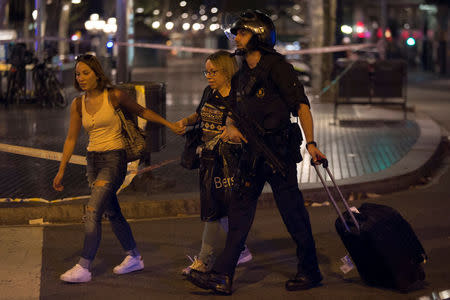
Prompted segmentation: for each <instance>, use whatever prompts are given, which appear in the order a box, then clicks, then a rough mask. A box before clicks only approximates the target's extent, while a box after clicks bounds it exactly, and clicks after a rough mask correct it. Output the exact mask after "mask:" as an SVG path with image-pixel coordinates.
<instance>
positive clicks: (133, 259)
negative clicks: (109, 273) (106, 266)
mask: <svg viewBox="0 0 450 300" xmlns="http://www.w3.org/2000/svg"><path fill="white" fill-rule="evenodd" d="M143 268H144V260H143V259H142V257H141V256H131V255H127V257H125V259H124V260H123V261H122V263H121V264H120V265H118V266H115V267H114V269H113V272H114V274H127V273H130V272H134V271H139V270H142V269H143Z"/></svg>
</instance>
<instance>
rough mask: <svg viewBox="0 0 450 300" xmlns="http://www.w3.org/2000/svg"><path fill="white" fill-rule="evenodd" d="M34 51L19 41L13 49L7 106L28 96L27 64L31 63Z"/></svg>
mask: <svg viewBox="0 0 450 300" xmlns="http://www.w3.org/2000/svg"><path fill="white" fill-rule="evenodd" d="M31 59H32V53H31V52H30V51H28V50H27V49H26V46H25V44H22V43H19V44H16V45H14V47H13V48H12V49H11V56H10V58H9V63H10V64H11V68H10V69H9V71H8V79H7V87H6V97H5V104H6V106H8V105H10V104H17V103H19V102H20V100H21V99H24V98H25V96H26V88H25V78H26V71H25V66H26V65H27V64H29V63H31Z"/></svg>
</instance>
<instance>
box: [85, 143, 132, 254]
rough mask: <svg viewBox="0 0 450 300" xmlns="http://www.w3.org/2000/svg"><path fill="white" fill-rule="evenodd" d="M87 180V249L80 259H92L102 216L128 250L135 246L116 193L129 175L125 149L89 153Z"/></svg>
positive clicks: (97, 241)
mask: <svg viewBox="0 0 450 300" xmlns="http://www.w3.org/2000/svg"><path fill="white" fill-rule="evenodd" d="M86 159H87V174H86V175H87V178H88V182H89V186H90V187H91V198H90V199H89V202H88V204H87V207H86V214H85V215H84V217H83V221H84V224H85V237H84V247H83V252H82V253H81V257H83V258H85V259H88V260H93V259H94V257H95V254H96V253H97V250H98V246H99V244H100V240H101V236H102V223H101V221H102V216H103V214H105V215H106V217H107V218H108V219H109V221H110V223H111V226H112V229H113V232H114V234H115V235H116V237H117V239H118V240H119V241H120V244H121V245H122V247H123V248H124V250H125V251H128V250H132V249H134V248H135V247H136V242H135V241H134V238H133V234H132V233H131V229H130V225H129V224H128V222H127V221H126V220H125V218H124V217H123V215H122V212H121V210H120V206H119V202H118V200H117V196H116V192H117V190H118V189H119V187H120V186H121V185H122V183H123V180H124V179H125V175H126V173H127V163H126V158H125V150H114V151H105V152H88V153H87V155H86Z"/></svg>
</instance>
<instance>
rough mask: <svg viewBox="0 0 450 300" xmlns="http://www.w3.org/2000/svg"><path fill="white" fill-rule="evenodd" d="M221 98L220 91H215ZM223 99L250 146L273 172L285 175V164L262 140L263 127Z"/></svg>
mask: <svg viewBox="0 0 450 300" xmlns="http://www.w3.org/2000/svg"><path fill="white" fill-rule="evenodd" d="M217 94H218V95H219V97H221V98H222V96H221V95H220V93H217ZM222 100H223V104H224V105H225V107H226V108H227V109H228V111H229V112H230V113H231V114H232V115H233V117H232V118H233V120H234V121H235V122H236V125H237V126H236V127H237V128H238V129H239V131H240V132H241V133H242V134H243V135H244V136H245V138H246V139H247V140H248V142H249V144H250V145H251V146H252V148H254V149H257V150H258V151H259V152H260V153H261V154H262V156H263V157H264V158H265V159H266V162H267V164H268V165H269V166H270V167H271V168H272V170H273V171H274V173H275V172H279V173H280V174H281V175H282V176H283V177H286V168H287V167H286V164H285V163H284V162H282V161H281V160H280V159H278V157H277V156H276V155H275V154H274V153H273V152H272V150H271V149H270V148H269V147H268V146H267V145H266V143H265V142H264V139H263V137H264V135H265V131H264V129H263V128H262V127H261V126H260V125H259V124H258V123H257V122H256V121H254V120H253V118H251V117H250V116H248V115H242V114H240V113H239V112H238V111H237V110H236V109H235V108H234V106H233V105H231V104H230V103H228V101H226V100H224V99H223V98H222Z"/></svg>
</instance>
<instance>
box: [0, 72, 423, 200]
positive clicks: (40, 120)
mask: <svg viewBox="0 0 450 300" xmlns="http://www.w3.org/2000/svg"><path fill="white" fill-rule="evenodd" d="M200 70H201V66H199V67H198V68H197V67H195V68H193V67H192V65H186V66H177V67H176V68H168V69H162V68H161V69H156V68H154V69H137V70H135V71H134V73H133V79H134V80H137V81H142V80H147V81H162V82H166V83H167V118H168V119H169V120H173V121H174V120H178V119H179V118H182V117H184V116H187V115H189V114H191V113H192V112H193V111H194V110H195V107H196V105H197V104H198V102H199V99H200V96H201V93H202V90H203V88H204V85H205V81H204V78H203V77H202V75H201V73H200ZM72 94H73V92H72ZM310 99H313V97H311V98H310ZM332 110H333V106H332V104H330V103H320V102H318V101H317V100H315V99H313V100H312V112H313V116H314V121H315V132H316V140H317V142H318V144H319V148H320V149H321V150H322V151H323V152H324V153H325V154H326V155H327V156H328V158H329V160H330V167H331V170H332V172H333V173H334V175H335V178H336V179H338V180H344V179H346V180H352V179H357V178H361V177H364V176H365V177H367V176H368V175H369V176H370V175H371V174H377V173H380V171H383V170H390V169H393V168H392V166H395V164H396V162H398V161H400V160H401V159H402V158H404V157H405V155H407V154H408V152H409V151H410V150H411V148H412V147H413V146H414V145H415V143H416V142H417V140H418V138H419V137H420V131H421V129H420V124H419V123H418V122H416V116H415V114H414V113H409V115H408V120H403V116H402V112H401V111H397V110H387V109H384V108H379V107H371V106H365V105H359V106H345V107H342V108H340V109H339V118H340V119H341V122H340V123H339V124H333V115H332V113H333V111H332ZM68 115H69V108H66V109H64V110H49V109H36V108H24V107H21V108H12V109H9V110H5V109H3V108H0V143H3V144H11V145H19V146H24V147H32V148H36V149H45V150H52V151H61V149H62V145H63V142H64V138H65V134H66V131H67V128H68V122H69V120H68ZM85 146H86V135H85V134H84V133H83V134H82V135H81V136H80V142H79V143H78V145H77V147H76V149H75V152H74V153H75V154H78V155H83V153H84V152H85V150H84V149H85ZM182 147H183V139H182V138H180V137H178V136H176V135H174V134H172V133H171V132H167V146H166V147H165V148H164V149H163V150H162V151H161V152H159V153H153V154H152V164H158V163H159V162H162V161H165V160H167V159H174V158H177V157H178V156H179V154H180V151H181V149H182ZM302 149H303V150H302V151H303V153H305V148H304V147H302ZM304 157H305V158H306V159H305V162H307V161H308V159H307V155H304ZM57 168H58V162H56V161H49V160H45V159H40V158H32V157H27V156H23V155H17V154H11V153H5V152H0V198H33V197H37V198H44V199H47V200H54V199H60V198H66V197H74V196H80V195H88V194H89V191H88V188H87V183H86V178H85V174H84V173H85V170H84V167H83V166H80V165H70V166H69V169H68V170H67V172H66V177H65V180H64V184H65V190H64V192H62V193H57V192H55V191H53V190H52V188H51V182H52V179H53V176H54V175H55V174H56V171H57ZM298 173H299V183H300V184H301V186H302V187H303V188H307V187H308V185H309V184H313V185H314V184H317V181H318V179H317V176H316V175H315V173H314V170H312V168H311V167H310V166H309V164H308V163H300V164H299V165H298ZM152 175H153V178H154V180H153V182H158V183H160V184H159V185H158V184H155V186H154V187H153V188H152V189H151V193H152V194H176V193H186V192H197V191H198V178H197V173H196V171H188V170H185V169H183V168H182V167H181V166H179V165H178V164H177V163H176V162H175V163H171V164H168V165H166V166H163V167H160V168H158V169H156V170H154V171H152ZM315 186H316V185H315ZM147 192H148V190H147ZM125 193H126V194H128V195H130V193H131V194H132V193H133V190H130V189H129V190H126V191H125Z"/></svg>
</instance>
